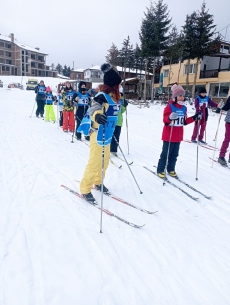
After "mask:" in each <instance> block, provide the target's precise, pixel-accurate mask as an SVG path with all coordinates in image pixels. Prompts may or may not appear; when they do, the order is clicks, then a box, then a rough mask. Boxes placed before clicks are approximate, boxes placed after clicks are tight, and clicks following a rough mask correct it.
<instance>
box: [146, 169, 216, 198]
mask: <svg viewBox="0 0 230 305" xmlns="http://www.w3.org/2000/svg"><path fill="white" fill-rule="evenodd" d="M154 167H156V166H154ZM144 168H145V169H147V170H148V171H149V172H151V173H152V174H154V175H155V176H157V173H156V172H154V171H153V170H151V169H149V168H148V167H146V166H144ZM157 177H158V176H157ZM158 178H159V177H158ZM160 179H162V178H160ZM174 179H176V180H177V181H179V182H180V183H182V184H184V185H185V186H187V187H188V188H190V189H191V190H193V191H194V192H196V193H199V194H200V195H202V196H204V197H205V198H206V199H209V200H210V199H211V198H212V196H207V195H205V194H203V193H202V192H200V191H199V190H197V189H196V188H194V187H193V186H191V185H190V184H188V183H187V182H185V181H183V180H181V179H180V178H178V177H175V178H174ZM162 180H163V179H162ZM165 181H166V182H167V183H169V184H170V185H172V186H173V187H175V188H177V189H178V190H180V191H181V192H182V193H184V194H185V195H186V196H188V197H189V198H191V199H193V200H198V199H199V197H195V196H193V195H191V194H189V193H187V192H186V191H185V190H183V189H182V188H180V187H179V186H178V185H176V184H174V183H173V182H172V181H171V180H169V179H168V178H166V179H165Z"/></svg>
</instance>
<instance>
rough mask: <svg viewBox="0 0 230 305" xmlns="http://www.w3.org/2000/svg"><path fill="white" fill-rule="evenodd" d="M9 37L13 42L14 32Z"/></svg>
mask: <svg viewBox="0 0 230 305" xmlns="http://www.w3.org/2000/svg"><path fill="white" fill-rule="evenodd" d="M10 38H11V42H14V34H13V33H11V34H10Z"/></svg>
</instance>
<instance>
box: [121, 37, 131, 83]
mask: <svg viewBox="0 0 230 305" xmlns="http://www.w3.org/2000/svg"><path fill="white" fill-rule="evenodd" d="M132 49H133V47H132V45H131V44H130V38H129V36H128V37H127V39H124V40H123V43H122V48H121V50H119V55H118V65H119V66H121V67H122V68H123V79H124V80H125V73H126V69H127V68H128V67H129V57H130V56H131V53H132V52H133V51H132Z"/></svg>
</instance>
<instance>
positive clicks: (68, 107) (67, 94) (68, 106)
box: [62, 81, 74, 132]
mask: <svg viewBox="0 0 230 305" xmlns="http://www.w3.org/2000/svg"><path fill="white" fill-rule="evenodd" d="M73 95H74V90H73V88H72V86H71V84H70V82H68V81H67V82H66V87H65V88H64V89H63V92H62V100H63V126H62V128H63V131H65V132H67V131H68V130H69V131H70V132H73V131H74V104H73V101H72V99H73Z"/></svg>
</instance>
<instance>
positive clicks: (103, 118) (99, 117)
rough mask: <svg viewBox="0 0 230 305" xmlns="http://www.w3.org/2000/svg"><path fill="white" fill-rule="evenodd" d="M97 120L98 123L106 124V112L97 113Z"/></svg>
mask: <svg viewBox="0 0 230 305" xmlns="http://www.w3.org/2000/svg"><path fill="white" fill-rule="evenodd" d="M95 121H96V122H97V123H98V124H101V125H105V124H106V123H107V116H106V115H104V114H99V113H98V114H96V116H95Z"/></svg>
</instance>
